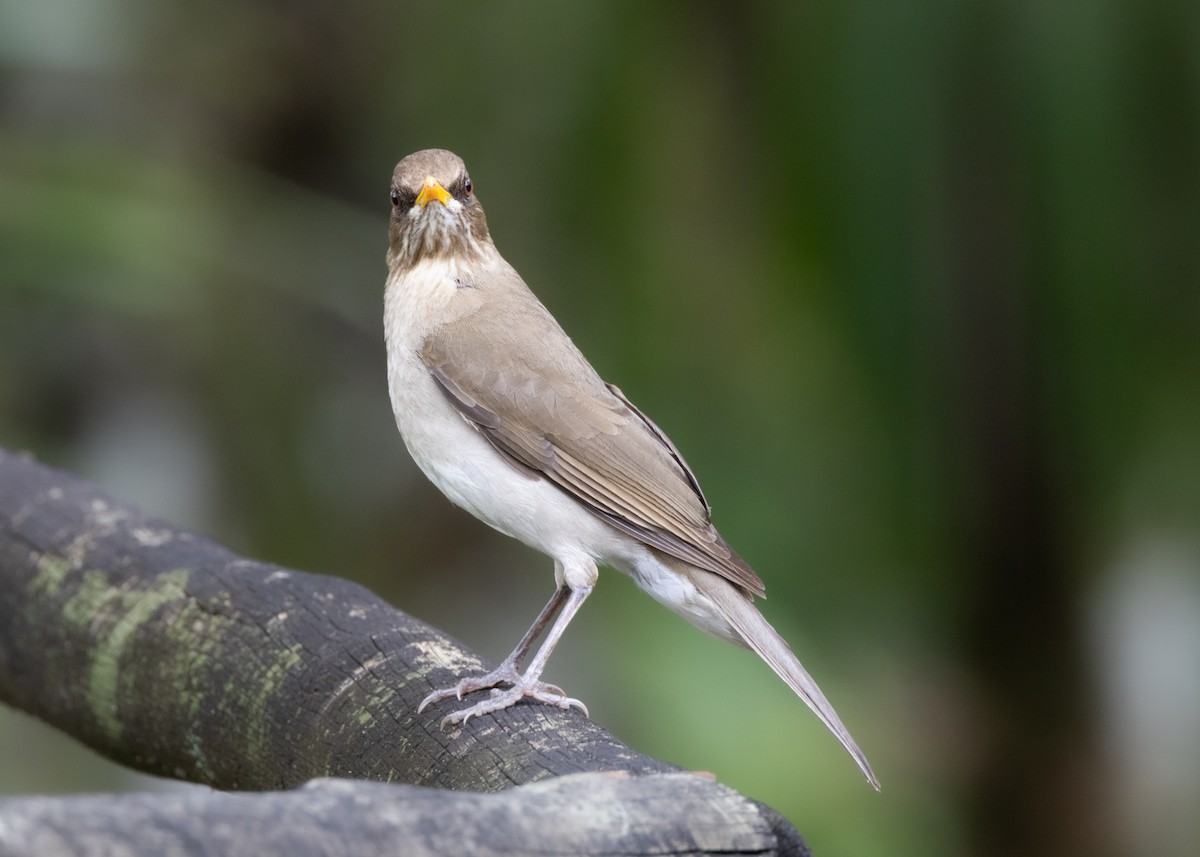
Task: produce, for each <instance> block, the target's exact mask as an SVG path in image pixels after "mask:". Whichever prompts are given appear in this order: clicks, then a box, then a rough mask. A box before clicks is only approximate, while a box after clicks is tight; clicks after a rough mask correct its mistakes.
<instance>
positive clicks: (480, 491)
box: [384, 260, 644, 586]
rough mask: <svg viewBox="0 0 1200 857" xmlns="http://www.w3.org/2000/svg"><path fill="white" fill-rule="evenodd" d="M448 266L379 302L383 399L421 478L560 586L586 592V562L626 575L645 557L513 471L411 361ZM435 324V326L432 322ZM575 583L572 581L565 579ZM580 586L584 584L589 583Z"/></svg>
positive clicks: (449, 296) (447, 292)
mask: <svg viewBox="0 0 1200 857" xmlns="http://www.w3.org/2000/svg"><path fill="white" fill-rule="evenodd" d="M455 274H456V272H455V271H454V270H453V268H452V267H451V263H448V262H445V261H441V260H439V261H430V262H425V263H421V264H419V265H418V266H417V267H416V268H415V269H413V270H412V271H411V272H409V273H408V274H406V275H405V276H404V277H402V278H398V279H396V280H393V281H390V282H389V284H388V288H387V292H386V295H385V298H384V334H385V337H386V341H387V351H388V390H389V392H390V394H391V399H392V410H393V411H394V412H395V415H396V425H397V427H398V428H399V429H400V434H401V436H402V437H403V438H404V443H405V446H407V447H408V451H409V454H410V455H412V457H413V460H414V461H415V462H416V463H417V466H418V467H420V468H421V471H422V472H423V473H424V474H425V475H426V476H427V477H428V478H429V480H430V481H431V482H432V483H433V484H434V485H436V486H437V487H438V488H439V489H440V490H441V491H442V493H444V494H445V495H446V496H447V497H448V498H449V499H450V500H451V502H453V503H455V504H456V505H458V506H461V507H462V508H464V509H466V510H467V511H468V512H470V513H471V514H473V515H475V516H476V517H477V518H479V519H480V520H482V521H484V522H486V523H487V524H489V525H491V526H492V527H494V528H496V529H497V530H499V531H500V532H502V533H505V534H506V535H509V536H512V537H513V538H516V539H519V540H520V541H522V542H524V543H525V544H527V545H529V546H530V547H533V548H535V549H537V550H539V551H541V552H543V553H545V554H548V555H550V556H552V557H553V558H554V559H556V560H557V561H558V562H559V563H560V565H561V568H562V572H561V573H562V574H564V575H565V577H566V581H567V583H568V584H572V583H574V584H576V585H589V586H590V585H592V583H594V578H595V570H594V569H595V562H599V563H602V564H608V565H616V566H617V567H619V568H629V567H630V566H631V565H633V564H635V563H636V560H635V558H634V554H641V553H644V548H643V547H642V546H641V545H640V544H639V543H637V542H636V541H634V540H633V539H630V538H628V537H627V536H625V535H623V534H622V533H620V532H618V531H617V530H616V529H614V528H613V527H611V526H609V525H608V524H606V523H604V522H603V521H601V520H600V519H599V518H597V517H596V516H594V515H593V514H591V513H590V512H588V511H587V509H585V508H584V507H583V506H581V505H579V504H578V503H577V502H575V501H574V500H572V499H571V498H569V497H568V496H566V495H565V494H563V493H562V492H561V491H560V490H559V489H558V488H556V487H554V485H552V484H551V483H550V482H547V481H546V480H545V479H542V478H541V477H538V476H533V475H530V474H529V473H527V472H525V471H522V470H518V469H517V468H516V467H514V466H513V465H511V464H509V463H508V462H507V461H506V460H505V459H504V458H503V457H502V456H501V455H500V453H499V452H497V451H496V450H495V449H494V448H493V447H492V446H491V444H490V443H488V441H487V440H486V439H485V438H484V437H483V436H482V435H481V434H480V433H479V432H478V431H476V430H475V428H473V427H472V426H471V424H470V423H468V422H467V420H466V419H464V418H463V416H462V415H461V414H460V413H459V412H458V411H457V410H456V409H455V408H454V406H453V405H451V404H450V402H449V401H448V400H447V399H446V397H445V395H444V394H443V393H442V392H441V390H440V389H438V387H437V385H436V384H435V383H434V381H433V378H432V376H431V375H430V373H429V370H428V369H427V368H426V367H425V365H424V363H422V361H421V359H420V357H419V351H420V347H421V343H422V342H423V340H424V338H425V335H426V333H427V331H428V330H430V329H431V327H432V326H433V325H431V324H430V323H429V322H428V321H426V322H425V325H424V327H422V323H421V320H422V319H425V320H430V319H433V320H436V319H438V318H444V317H446V316H445V313H446V312H447V307H448V306H449V305H450V303H451V301H452V300H453V298H454V296H455V293H456V292H457V289H458V286H457V284H456V283H455ZM434 325H436V321H434ZM573 578H574V579H573ZM582 578H591V579H588V580H585V579H582Z"/></svg>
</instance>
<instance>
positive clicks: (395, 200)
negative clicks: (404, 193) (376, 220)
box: [392, 188, 400, 208]
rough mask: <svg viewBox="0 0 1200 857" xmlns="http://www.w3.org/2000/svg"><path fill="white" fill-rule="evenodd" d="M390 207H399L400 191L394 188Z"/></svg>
mask: <svg viewBox="0 0 1200 857" xmlns="http://www.w3.org/2000/svg"><path fill="white" fill-rule="evenodd" d="M392 207H393V208H399V207H400V191H398V190H396V189H395V188H392Z"/></svg>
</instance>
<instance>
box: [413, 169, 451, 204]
mask: <svg viewBox="0 0 1200 857" xmlns="http://www.w3.org/2000/svg"><path fill="white" fill-rule="evenodd" d="M434 199H436V200H437V201H438V202H440V203H441V204H442V205H445V204H446V203H448V202H449V201H450V191H448V190H446V189H445V188H444V187H442V186H441V184H439V183H438V180H437V179H435V178H434V177H433V176H429V177H428V178H426V179H425V186H424V187H422V188H421V192H420V193H419V194H417V205H419V206H421V208H424V207H425V206H426V205H428V204H429V202H430V201H431V200H434Z"/></svg>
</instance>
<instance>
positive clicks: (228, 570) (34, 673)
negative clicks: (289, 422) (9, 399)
mask: <svg viewBox="0 0 1200 857" xmlns="http://www.w3.org/2000/svg"><path fill="white" fill-rule="evenodd" d="M0 593H3V595H2V597H0V701H4V702H7V703H9V704H11V705H13V706H15V707H17V708H20V709H22V710H24V711H27V712H29V713H31V714H33V715H35V716H37V717H39V718H41V719H42V720H44V721H46V722H48V723H50V724H52V725H54V726H56V727H57V728H59V729H61V730H62V731H64V732H66V733H68V734H69V735H72V736H73V737H75V738H77V739H78V740H80V741H82V742H84V743H85V744H87V745H89V746H91V747H92V748H94V749H95V750H97V751H98V752H100V753H101V754H102V755H105V756H107V757H109V758H111V759H113V760H115V761H117V762H120V763H122V764H125V765H128V766H129V767H132V768H136V769H138V770H142V771H146V772H149V773H152V774H158V775H160V776H168V777H175V778H178V779H183V780H188V781H191V782H196V783H203V784H206V785H210V786H213V787H214V788H218V789H224V790H240V789H249V790H270V789H288V788H293V787H295V786H298V785H300V784H302V783H305V782H307V781H309V780H312V779H314V778H319V777H346V778H352V779H367V780H377V781H382V782H401V783H408V784H413V785H418V786H424V787H430V788H437V789H453V790H459V791H462V790H466V791H477V792H494V791H500V790H504V789H508V788H510V787H512V786H518V785H522V784H526V783H533V782H536V781H539V780H544V779H547V778H550V777H562V776H564V775H568V774H578V773H587V772H593V773H596V772H612V771H620V772H624V773H626V774H630V775H650V774H665V773H670V772H673V771H675V770H676V769H675V768H674V767H673V766H671V765H668V764H666V763H664V762H660V761H657V760H655V759H651V758H649V757H647V756H644V755H642V754H640V753H637V752H636V751H633V750H631V749H630V748H628V747H626V746H625V745H623V744H621V743H620V742H619V741H618V740H617V739H616V738H614V737H613V736H612V735H611V734H610V733H609V732H607V731H606V730H604V729H603V728H601V727H600V726H598V725H596V724H595V723H594V722H592V721H591V720H589V719H588V718H587V717H585V716H583V715H582V714H581V713H579V712H578V711H573V710H571V711H563V710H560V709H557V708H552V707H548V706H545V705H526V704H522V705H517V706H514V707H513V708H511V709H508V710H506V711H503V712H498V713H497V714H494V715H489V716H484V717H478V718H473V719H472V720H470V721H469V722H468V724H467V725H466V726H465V727H451V728H447V729H446V730H445V731H442V730H441V729H439V727H438V723H439V721H440V718H441V716H442V715H443V714H444V713H445V711H446V710H447V708H448V707H449V706H450V705H451V704H452V703H444V704H443V705H441V706H432V707H431V708H430V709H427V710H426V711H425V712H423V713H421V714H417V711H416V708H417V704H418V702H419V701H420V700H421V699H422V698H423V697H424V696H425V695H426V694H427V693H428V692H429V691H430V690H431V689H432V688H434V687H437V686H443V685H445V684H447V683H449V682H451V681H452V679H453V678H454V676H456V675H458V674H460V673H461V672H463V671H464V670H483V669H485V668H486V665H485V664H484V662H483V661H482V660H481V659H480V658H479V657H478V656H476V655H475V654H473V653H472V652H470V651H469V650H467V649H466V648H464V647H463V646H462V645H461V644H459V643H457V642H456V641H454V640H453V639H451V638H450V637H449V636H447V635H446V634H444V633H442V632H441V631H439V630H437V629H435V628H432V627H430V626H428V625H426V624H424V623H422V622H420V621H418V620H416V619H414V618H412V617H411V616H408V615H406V614H404V613H402V612H400V611H398V610H395V609H393V608H392V607H390V606H389V605H387V604H386V603H384V602H383V601H382V600H381V599H379V598H378V597H377V596H375V595H373V594H372V593H371V592H369V591H367V590H366V589H364V588H363V587H361V586H358V585H357V584H354V583H350V582H349V581H346V580H342V579H340V578H333V577H325V576H319V575H312V574H305V573H303V572H298V571H292V570H290V569H285V568H281V567H279V566H274V565H270V564H267V563H260V562H256V561H253V560H248V559H245V558H242V557H239V556H237V555H236V554H234V553H232V552H230V551H229V550H227V549H226V548H223V547H221V546H220V545H217V544H215V543H213V542H211V541H209V540H207V539H204V538H201V537H199V536H196V535H193V534H190V533H187V532H184V531H181V530H179V529H178V528H176V527H174V526H172V525H170V524H168V523H165V522H163V521H160V520H155V519H153V518H149V517H147V516H145V515H143V514H141V513H140V512H138V511H137V510H135V509H134V508H132V507H131V506H129V505H128V504H125V503H122V502H120V501H117V500H115V499H113V498H111V497H109V496H107V495H105V494H103V493H102V492H101V491H99V490H98V489H97V488H95V487H94V486H92V485H90V484H88V483H86V482H84V481H82V480H80V479H77V478H75V477H72V476H70V475H68V474H65V473H62V472H60V471H56V470H53V469H51V468H48V467H45V466H43V465H40V464H38V463H36V462H34V461H33V460H31V459H29V458H27V457H24V456H20V455H14V454H12V453H8V452H5V451H4V450H2V449H0ZM693 780H697V781H698V778H695V777H682V778H680V777H667V778H665V779H661V780H660V779H659V778H657V777H656V778H655V779H654V780H653V782H662V783H671V784H672V788H674V787H675V785H674V784H679V783H690V782H691V781H693ZM605 781H607V778H605ZM572 782H575V781H572ZM578 782H599V781H598V780H580V781H578ZM713 785H715V784H713ZM694 788H695V787H694V786H692V785H689V786H688V787H687V789H685V791H687V792H688V793H689V794H690V793H691V792H692V791H694ZM335 792H336V790H335ZM331 793H333V792H331ZM336 793H337V794H347V793H344V792H336ZM519 793H521V792H517V793H514V795H515V794H519ZM306 794H307V793H306ZM408 794H409V793H406V796H404V797H403V798H396V799H397V800H402V801H403V802H405V803H408V802H409V800H410V797H409V796H408ZM373 795H374V793H372V796H371V798H370V799H372V800H374V799H379V798H376V797H374V796H373ZM683 796H684V795H683V792H681V793H680V797H681V799H682V797H683ZM160 797H161V798H162V800H163V801H164V802H163V803H161V804H155V806H157V807H159V810H160V811H161V812H164V813H168V815H169V813H170V812H174V811H175V810H174V809H171V807H174V806H177V805H176V804H172V803H170V802H169V801H166V799H167V797H169V796H156V797H155V798H148V797H147V798H138V799H137V801H138V802H136V803H131V804H130V807H131V809H130V812H133V811H134V810H133V808H134V807H142V808H143V809H142V810H138V811H147V812H148V811H151V809H152V808H151V807H150V805H149V804H147V803H146V801H151V802H153V801H157V800H159V799H160ZM211 797H212V799H213V801H214V803H213V804H212V807H213V811H214V812H220V811H225V810H229V811H234V812H238V813H240V812H248V813H251V814H253V813H255V812H259V811H260V810H259V809H258V808H257V807H256V808H254V809H244V807H246V806H248V805H247V804H237V805H236V806H235V805H234V804H226V803H223V802H222V800H218V797H219V796H211ZM249 797H250V796H246V798H244V799H248V798H249ZM258 797H259V798H260V799H262V800H266V796H258ZM288 797H289V796H288V795H278V796H275V798H277V799H279V800H286V799H287V798H288ZM126 799H127V798H124V797H112V798H96V799H94V800H99V801H103V800H111V801H121V800H126ZM228 799H229V800H233V799H234V798H233V797H232V796H228ZM431 799H432V798H431ZM512 799H514V800H515V799H518V798H517V797H515V796H514V797H513V798H512ZM59 800H65V799H59ZM78 800H82V799H78ZM89 800H91V799H89ZM172 800H174V798H172ZM742 800H745V799H744V798H743V799H742ZM17 804H20V805H21V806H23V807H28V806H32V805H33V804H30V803H29V802H28V801H18V802H17ZM668 804H669V800H667V802H666V803H665V804H664V806H665V805H668ZM266 805H267V804H263V806H266ZM494 805H496V806H499V805H501V804H494ZM38 806H41V807H42V809H40V810H39V811H40V812H43V817H44V818H46V819H47V820H49V819H52V818H54V817H63V818H65V817H67V816H55V813H56V812H66V811H68V810H59V809H54V808H47V807H49V805H48V804H41V805H38ZM75 806H76V807H77V809H78V808H86V807H90V806H92V805H91V804H77V805H75ZM97 806H99V805H98V804H97ZM179 806H182V804H179ZM463 806H465V804H463ZM681 806H682V805H681ZM747 806H750V807H754V808H755V811H756V812H757V813H758V815H759V817H760V818H761V819H763V820H764V824H766V825H767V826H768V827H769V828H770V829H771V830H772V831H773V836H774V837H775V840H776V845H775V846H774V847H775V850H776V851H779V852H780V853H784V852H790V853H803V852H802V851H801V850H800V849H803V848H804V846H803V842H802V840H801V839H800V838H799V835H798V834H797V833H796V832H795V830H794V828H792V827H791V825H790V824H788V823H787V822H786V821H784V820H783V819H782V818H781V817H779V816H778V814H776V813H774V812H773V811H772V810H770V809H769V808H767V807H764V806H762V805H759V804H755V803H753V802H749V801H747ZM483 807H484V804H480V805H479V808H480V809H481V811H482V810H483ZM193 808H195V807H193ZM12 811H13V810H12V809H11V808H10V810H9V812H10V813H11V812H12ZM16 811H17V815H18V817H19V816H21V815H22V814H23V813H24V812H25V811H26V809H23V808H21V807H18V809H17V810H16ZM72 811H74V810H72ZM79 811H82V809H79ZM98 811H99V810H98ZM456 811H457V810H456ZM261 812H263V813H265V817H270V813H271V812H272V810H270V809H264V810H261ZM661 812H662V810H660V815H661ZM121 813H122V814H124V813H125V810H124V809H122V810H121ZM164 817H166V816H164ZM449 817H450V816H448V818H449ZM453 817H455V818H457V817H458V816H453ZM661 820H662V821H663V823H664V824H665V825H668V827H669V826H671V825H674V827H673V828H671V829H683V828H681V827H680V825H681V824H683V823H684V822H686V821H687V819H681V818H667V817H665V816H662V818H661ZM6 823H10V824H11V819H10V820H9V821H8V822H6ZM122 823H123V824H124V822H122ZM737 823H738V825H740V826H739V827H737V828H736V829H732V828H731V829H730V830H729V831H728V832H729V834H730V836H731V837H732V839H733V840H736V839H737V838H738V837H739V836H741V835H743V834H745V832H746V830H748V828H746V827H745V826H744V824H743V822H742V821H738V822H737ZM664 829H667V828H664ZM731 841H732V840H731ZM188 853H193V852H188ZM194 853H207V852H194ZM298 853H299V852H298ZM346 853H351V852H346ZM497 853H500V852H497ZM616 853H624V852H616ZM734 853H737V852H736V850H735V851H734Z"/></svg>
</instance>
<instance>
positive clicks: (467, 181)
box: [463, 176, 471, 196]
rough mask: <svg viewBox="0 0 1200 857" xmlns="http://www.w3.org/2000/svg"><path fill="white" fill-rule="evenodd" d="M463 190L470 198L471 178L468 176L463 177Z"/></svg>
mask: <svg viewBox="0 0 1200 857" xmlns="http://www.w3.org/2000/svg"><path fill="white" fill-rule="evenodd" d="M463 190H465V191H466V192H467V195H468V196H470V194H471V177H470V176H463Z"/></svg>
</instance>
